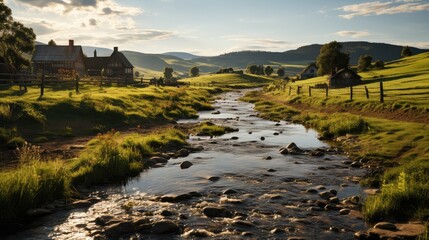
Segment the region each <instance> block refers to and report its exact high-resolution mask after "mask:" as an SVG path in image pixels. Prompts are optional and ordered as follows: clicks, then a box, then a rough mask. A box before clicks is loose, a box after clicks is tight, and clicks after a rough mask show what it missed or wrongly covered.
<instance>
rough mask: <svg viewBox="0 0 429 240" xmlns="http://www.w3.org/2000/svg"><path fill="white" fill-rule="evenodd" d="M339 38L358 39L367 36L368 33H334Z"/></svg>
mask: <svg viewBox="0 0 429 240" xmlns="http://www.w3.org/2000/svg"><path fill="white" fill-rule="evenodd" d="M334 34H335V35H338V36H340V37H351V38H360V37H366V36H369V35H370V34H369V32H367V31H339V32H336V33H334Z"/></svg>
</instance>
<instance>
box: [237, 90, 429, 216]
mask: <svg viewBox="0 0 429 240" xmlns="http://www.w3.org/2000/svg"><path fill="white" fill-rule="evenodd" d="M243 99H244V100H246V101H249V102H253V103H255V104H256V107H255V109H256V110H258V111H259V112H260V116H261V117H265V118H268V119H272V120H290V121H294V122H300V123H302V124H304V125H307V126H311V127H313V128H315V129H317V130H318V131H319V133H320V134H321V135H322V136H324V137H326V138H335V137H338V136H343V135H347V134H354V135H356V136H357V138H355V139H354V140H353V141H346V142H344V144H343V147H344V150H345V151H346V152H348V154H349V156H350V158H352V159H353V160H360V159H365V160H366V161H368V162H369V163H371V164H372V165H373V166H382V167H383V168H384V167H386V166H388V167H389V166H390V168H388V170H387V171H386V172H385V173H384V174H383V175H375V176H374V177H373V178H372V177H371V178H367V179H365V180H364V183H365V184H369V185H372V186H373V187H378V186H381V187H382V193H381V194H380V195H377V196H374V197H369V198H367V200H366V201H365V208H364V214H365V218H366V220H367V221H369V222H374V221H379V220H383V219H394V220H404V219H406V220H408V219H420V220H428V217H429V205H428V201H427V199H429V184H428V182H429V179H428V176H429V126H428V125H427V124H423V123H415V122H405V121H396V120H388V119H381V118H373V117H365V116H359V115H354V114H350V113H347V112H342V113H341V112H337V113H329V112H328V113H324V112H323V107H320V108H317V107H313V108H307V109H306V108H305V107H304V109H303V110H297V109H295V108H294V107H293V106H295V105H293V104H292V106H290V105H288V104H290V101H292V102H293V101H296V100H297V99H299V98H297V97H295V98H292V99H290V100H289V101H288V100H285V99H284V95H283V94H282V93H279V92H278V91H273V92H268V93H267V92H263V91H259V92H251V93H249V94H248V95H247V96H246V97H244V98H243ZM279 109H284V110H283V111H279ZM392 166H396V167H392ZM399 186H404V187H401V188H399ZM399 189H403V190H399Z"/></svg>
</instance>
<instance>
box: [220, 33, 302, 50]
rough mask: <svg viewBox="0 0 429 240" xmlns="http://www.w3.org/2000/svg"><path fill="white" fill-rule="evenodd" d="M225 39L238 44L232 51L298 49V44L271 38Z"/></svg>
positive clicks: (234, 37)
mask: <svg viewBox="0 0 429 240" xmlns="http://www.w3.org/2000/svg"><path fill="white" fill-rule="evenodd" d="M224 39H226V40H228V41H233V42H237V43H238V44H237V45H236V46H234V47H232V48H231V49H230V51H242V50H268V51H279V50H280V51H282V50H285V49H291V48H295V47H297V44H295V43H291V42H287V41H284V40H278V39H270V38H249V37H245V36H240V35H232V36H226V37H224Z"/></svg>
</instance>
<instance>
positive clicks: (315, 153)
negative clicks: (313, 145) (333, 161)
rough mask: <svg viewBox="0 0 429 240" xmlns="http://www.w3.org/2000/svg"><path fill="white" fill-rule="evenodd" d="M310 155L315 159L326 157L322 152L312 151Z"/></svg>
mask: <svg viewBox="0 0 429 240" xmlns="http://www.w3.org/2000/svg"><path fill="white" fill-rule="evenodd" d="M309 154H310V156H313V157H323V156H324V155H325V153H324V152H322V151H311V152H310V153H309Z"/></svg>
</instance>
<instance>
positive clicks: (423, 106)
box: [266, 53, 429, 116]
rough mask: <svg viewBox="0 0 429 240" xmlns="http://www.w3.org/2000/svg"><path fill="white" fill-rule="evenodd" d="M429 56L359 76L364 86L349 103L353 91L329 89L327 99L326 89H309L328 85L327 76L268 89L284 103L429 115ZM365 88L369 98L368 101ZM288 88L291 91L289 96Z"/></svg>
mask: <svg viewBox="0 0 429 240" xmlns="http://www.w3.org/2000/svg"><path fill="white" fill-rule="evenodd" d="M428 65H429V53H422V54H419V55H415V56H412V57H407V58H402V59H399V60H396V61H392V62H387V63H386V67H385V69H381V70H371V71H367V72H361V73H359V74H360V75H361V76H362V77H363V84H362V85H359V86H355V87H354V88H353V100H352V101H351V100H350V89H349V88H342V89H330V90H329V97H328V98H326V97H325V90H324V89H312V96H311V97H310V96H309V90H308V87H309V86H314V85H315V84H319V83H327V76H323V77H317V78H312V79H308V80H302V81H296V82H295V83H288V84H287V85H286V86H283V85H284V84H279V83H278V84H277V85H272V86H270V87H267V88H266V90H267V91H269V92H271V93H273V94H278V95H282V96H283V98H284V99H285V101H293V102H295V103H304V104H307V105H311V106H313V107H335V108H343V109H348V108H355V109H359V110H361V111H380V110H384V111H398V112H399V111H400V112H405V113H407V112H412V113H415V114H418V115H422V116H424V115H427V113H428V112H429V68H428V67H427V66H428ZM380 80H381V81H383V87H384V95H385V97H384V100H385V103H384V104H382V103H380V90H379V86H380V84H379V81H380ZM297 86H301V87H302V89H301V94H300V95H299V96H298V95H297ZM365 86H366V87H367V88H368V90H369V96H370V98H369V99H367V98H366V94H365ZM289 87H291V88H292V91H291V95H289Z"/></svg>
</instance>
